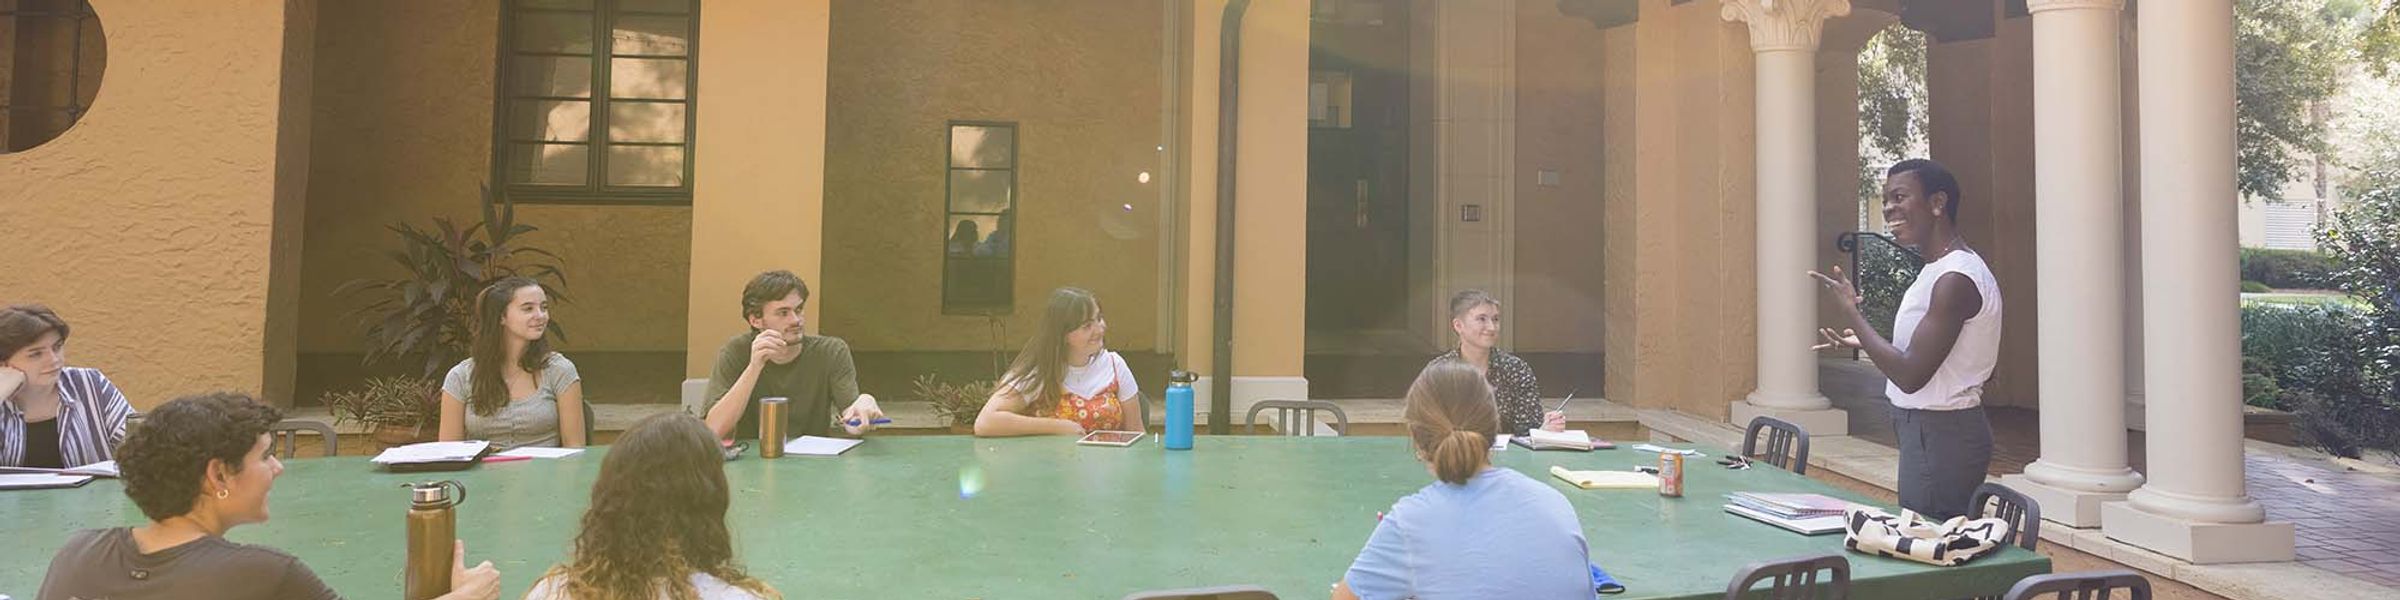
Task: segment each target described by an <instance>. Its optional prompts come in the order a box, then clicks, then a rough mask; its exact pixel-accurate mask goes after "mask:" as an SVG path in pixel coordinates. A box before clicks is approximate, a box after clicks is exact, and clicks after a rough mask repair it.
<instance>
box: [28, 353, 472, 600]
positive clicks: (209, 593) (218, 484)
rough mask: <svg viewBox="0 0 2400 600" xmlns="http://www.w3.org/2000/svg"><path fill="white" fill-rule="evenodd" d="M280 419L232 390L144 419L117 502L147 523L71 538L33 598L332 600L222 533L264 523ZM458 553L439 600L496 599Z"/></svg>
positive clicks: (293, 570)
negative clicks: (125, 502) (124, 499)
mask: <svg viewBox="0 0 2400 600" xmlns="http://www.w3.org/2000/svg"><path fill="white" fill-rule="evenodd" d="M281 419H283V412H282V411H280V410H276V409H275V407H272V406H267V405H264V404H260V403H259V402H258V400H256V399H253V398H251V397H250V396H247V395H244V394H239V393H231V392H220V393H215V394H207V395H201V396H189V397H184V398H178V399H176V400H174V401H172V402H168V403H166V404H163V405H160V406H159V407H158V409H157V410H153V411H151V412H150V413H149V415H148V417H147V418H145V419H144V420H143V422H142V425H141V427H137V428H135V429H134V431H133V433H132V434H131V435H130V436H129V437H127V438H126V440H125V443H124V445H122V446H119V447H118V448H117V454H116V456H117V467H118V470H119V471H120V472H121V473H123V478H124V480H125V495H126V496H128V497H131V498H133V503H134V505H136V506H139V507H141V509H142V514H143V515H146V516H148V517H150V524H148V525H143V526H139V527H113V528H108V529H89V530H84V531H81V532H77V533H76V534H75V535H74V536H73V537H71V538H68V540H67V544H66V546H65V547H63V548H60V549H59V550H58V555H57V556H56V557H53V558H51V559H50V571H49V573H48V575H47V576H46V577H44V578H43V579H42V589H41V592H40V593H39V594H37V595H36V596H35V597H36V598H43V599H49V598H108V599H110V600H150V599H166V598H191V597H195V594H205V595H206V597H209V598H220V599H225V600H269V599H272V600H286V599H291V600H316V599H323V598H340V597H341V594H338V593H335V592H334V591H333V589H332V588H330V587H327V586H326V585H325V581H324V580H322V579H318V578H317V574H316V572H315V571H312V570H310V569H309V568H308V565H306V564H302V563H301V562H300V559H298V558H295V557H293V556H292V555H290V554H285V553H283V552H282V551H280V550H276V549H274V548H268V547H265V546H253V545H249V544H240V543H235V542H231V541H227V540H226V539H225V532H226V531H227V530H230V529H232V528H234V527H238V526H241V525H247V524H250V523H259V522H264V521H266V520H267V492H268V491H270V490H272V489H273V488H274V487H275V478H276V477H277V476H279V475H282V474H283V461H281V460H278V459H277V458H275V449H274V444H273V441H274V438H273V437H272V436H270V435H268V433H267V429H268V427H270V426H273V425H274V424H275V422H276V421H278V420H281ZM465 551H466V547H465V546H463V545H462V546H458V547H457V549H456V550H454V551H453V558H452V559H451V560H452V562H453V564H454V565H461V566H454V567H452V570H451V578H450V583H451V588H450V593H448V594H443V595H442V596H441V597H440V598H439V599H438V600H469V599H473V600H490V599H492V598H497V597H499V595H500V572H499V571H498V570H496V569H493V568H492V563H490V562H485V563H483V564H482V565H480V566H477V567H475V568H473V569H467V568H464V567H463V559H464V554H465Z"/></svg>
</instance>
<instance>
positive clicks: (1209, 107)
mask: <svg viewBox="0 0 2400 600" xmlns="http://www.w3.org/2000/svg"><path fill="white" fill-rule="evenodd" d="M1224 7H1225V3H1224V1H1223V0H1194V1H1193V2H1191V3H1190V8H1191V11H1192V12H1191V17H1190V18H1189V19H1187V20H1186V23H1188V24H1189V26H1188V32H1187V33H1186V34H1185V35H1186V36H1188V37H1187V39H1188V40H1189V45H1188V46H1186V48H1187V49H1188V51H1189V52H1188V56H1189V60H1190V63H1189V64H1190V66H1191V68H1190V69H1189V70H1187V71H1186V81H1187V82H1188V85H1186V86H1185V87H1184V88H1183V89H1184V93H1185V94H1187V96H1186V98H1187V100H1186V101H1185V102H1184V106H1185V107H1186V109H1187V111H1188V113H1187V114H1188V119H1185V120H1184V121H1182V122H1184V123H1187V124H1188V126H1186V127H1184V129H1183V131H1184V136H1185V138H1184V139H1185V140H1186V141H1187V142H1188V148H1189V150H1188V152H1187V153H1186V154H1185V162H1184V165H1185V169H1184V174H1185V175H1184V177H1185V179H1186V181H1188V182H1189V183H1190V188H1189V191H1188V198H1189V201H1188V203H1187V206H1186V208H1187V212H1185V213H1184V214H1185V216H1187V217H1188V219H1187V220H1186V221H1185V222H1186V223H1187V224H1188V234H1187V235H1188V238H1187V239H1188V241H1189V244H1188V245H1187V246H1186V248H1187V249H1186V251H1185V253H1186V258H1187V260H1188V264H1189V268H1188V269H1186V270H1185V271H1184V274H1183V275H1184V280H1183V281H1184V283H1183V291H1184V298H1183V300H1184V301H1183V302H1182V306H1183V311H1184V315H1183V332H1184V334H1183V336H1182V339H1181V343H1180V344H1179V345H1180V346H1181V354H1182V358H1183V363H1184V364H1185V365H1186V367H1187V368H1189V369H1191V370H1193V371H1195V372H1198V373H1201V374H1203V375H1209V374H1214V372H1213V370H1212V368H1213V364H1212V363H1213V360H1214V359H1213V358H1212V357H1211V355H1210V353H1211V351H1212V347H1211V345H1210V344H1211V338H1210V336H1211V335H1212V334H1211V332H1212V331H1213V327H1214V314H1213V312H1212V309H1211V303H1212V302H1214V298H1215V296H1214V291H1213V290H1214V289H1215V282H1216V265H1215V262H1214V261H1215V256H1216V254H1215V241H1216V226H1217V213H1216V210H1217V168H1216V160H1217V155H1216V148H1217V143H1218V142H1217V140H1218V137H1217V124H1218V122H1217V107H1218V102H1217V78H1218V70H1217V67H1218V59H1217V55H1218V52H1219V48H1218V43H1217V38H1218V33H1219V30H1220V29H1221V23H1222V19H1223V14H1224ZM1241 60H1242V63H1241V67H1240V73H1239V74H1240V77H1241V98H1240V106H1239V107H1238V108H1239V111H1240V115H1241V116H1240V121H1241V122H1240V124H1239V125H1240V129H1239V131H1238V132H1237V133H1236V136H1237V137H1238V139H1237V140H1236V144H1237V152H1238V154H1237V157H1236V159H1235V165H1234V169H1235V172H1236V175H1237V176H1238V180H1237V182H1236V184H1235V196H1236V198H1237V199H1236V202H1237V204H1236V210H1235V212H1234V218H1235V220H1236V225H1235V230H1234V235H1235V242H1234V265H1235V266H1234V279H1235V283H1234V290H1235V299H1234V314H1233V320H1234V324H1233V339H1234V344H1235V347H1236V351H1235V352H1234V358H1233V361H1234V364H1233V374H1234V375H1237V376H1242V377H1297V376H1300V375H1301V363H1302V352H1303V350H1304V349H1305V343H1304V342H1305V341H1306V340H1305V337H1306V332H1307V329H1308V328H1307V314H1306V306H1307V297H1306V294H1307V289H1308V287H1307V281H1306V278H1307V274H1308V273H1307V268H1306V266H1307V261H1306V260H1304V259H1305V258H1306V256H1307V252H1308V206H1307V205H1308V127H1307V124H1308V113H1307V108H1308V4H1307V3H1304V2H1285V1H1271V0H1260V1H1254V2H1252V3H1251V4H1250V7H1249V12H1248V15H1247V18H1246V19H1245V20H1244V24H1243V29H1242V54H1241Z"/></svg>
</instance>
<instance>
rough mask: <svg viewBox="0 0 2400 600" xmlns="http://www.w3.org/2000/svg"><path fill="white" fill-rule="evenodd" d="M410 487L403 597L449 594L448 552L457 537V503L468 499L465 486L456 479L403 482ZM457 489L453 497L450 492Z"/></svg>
mask: <svg viewBox="0 0 2400 600" xmlns="http://www.w3.org/2000/svg"><path fill="white" fill-rule="evenodd" d="M402 485H403V486H405V487H407V488H409V502H408V565H407V566H406V567H404V568H403V570H402V573H401V581H404V582H406V583H405V589H404V590H403V597H404V598H407V600H430V599H431V598H435V597H438V596H441V595H442V594H447V593H450V564H451V560H450V558H451V557H450V551H451V546H452V545H453V544H454V542H455V540H457V539H458V515H457V510H456V509H457V506H458V505H460V504H464V503H466V501H467V486H465V485H461V484H460V483H459V482H456V481H435V482H426V483H414V484H402ZM452 490H457V492H458V495H457V496H456V497H452V496H451V494H450V492H451V491H452Z"/></svg>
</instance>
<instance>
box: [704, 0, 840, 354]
mask: <svg viewBox="0 0 2400 600" xmlns="http://www.w3.org/2000/svg"><path fill="white" fill-rule="evenodd" d="M830 8H831V7H830V5H829V4H828V0H793V1H790V2H774V3H769V2H732V3H715V4H710V5H708V7H707V8H705V9H703V10H701V11H700V47H701V51H700V53H699V59H700V87H699V92H698V94H697V97H696V100H697V108H696V109H695V110H698V111H700V114H699V115H697V118H698V120H699V129H700V130H699V132H698V133H697V135H696V137H695V138H694V141H695V142H697V144H698V146H699V147H698V148H697V149H695V152H696V159H695V161H696V162H695V163H694V164H693V177H694V178H695V179H694V181H693V185H694V186H696V188H695V189H694V192H693V193H694V194H696V195H697V199H696V200H695V202H696V204H695V205H694V206H693V207H692V216H691V220H692V228H691V232H692V233H691V238H690V239H691V253H690V256H689V257H690V261H691V262H690V273H691V277H690V278H689V283H688V284H687V285H686V287H685V289H686V290H687V293H686V295H687V297H688V298H689V300H688V302H687V304H686V305H687V306H688V307H689V310H688V311H687V313H686V315H685V319H686V323H688V326H687V327H686V328H685V333H684V338H685V340H686V342H685V344H686V347H687V348H689V349H690V351H689V352H688V353H687V354H686V355H685V357H684V374H685V375H686V376H690V377H707V376H708V368H709V365H710V364H711V362H710V361H713V360H715V359H716V351H717V347H718V346H720V345H723V344H724V343H725V338H726V337H727V336H731V335H733V333H734V332H737V331H741V330H742V329H743V325H742V315H741V297H742V284H744V283H747V282H748V281H749V280H750V278H751V277H752V276H754V275H757V274H758V273H759V272H760V271H767V270H773V269H790V270H791V271H792V272H794V273H797V274H799V275H800V276H801V277H802V278H805V279H807V280H808V281H809V282H810V284H811V285H815V286H817V287H820V288H822V287H823V285H822V283H823V279H822V278H821V277H820V275H821V274H822V273H821V270H820V268H819V265H820V264H821V262H822V261H821V257H822V256H823V255H822V248H823V247H824V243H823V241H822V237H821V236H822V235H823V231H824V226H823V224H824V212H823V202H824V198H825V194H824V192H825V181H824V177H825V98H826V89H825V69H826V63H825V59H826V54H825V52H826V45H827V41H826V34H827V31H826V27H827V20H828V14H829V11H830ZM808 310H809V317H810V319H811V322H813V323H819V324H822V323H823V321H822V320H818V317H819V316H822V315H823V314H824V306H823V303H820V302H815V301H811V302H810V303H809V306H808Z"/></svg>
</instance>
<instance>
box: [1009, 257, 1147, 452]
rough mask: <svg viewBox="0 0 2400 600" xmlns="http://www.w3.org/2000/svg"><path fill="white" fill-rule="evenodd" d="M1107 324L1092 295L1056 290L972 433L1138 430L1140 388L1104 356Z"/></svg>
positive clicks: (1119, 361)
mask: <svg viewBox="0 0 2400 600" xmlns="http://www.w3.org/2000/svg"><path fill="white" fill-rule="evenodd" d="M1107 337H1108V320H1107V319H1105V318H1103V317H1102V316H1101V315H1100V300H1099V299H1098V298H1095V297H1093V296H1092V293H1091V292H1088V291H1084V290H1081V289H1077V288H1071V287H1067V288H1059V289H1058V290H1057V291H1053V292H1051V293H1050V306H1049V309H1048V310H1047V311H1045V312H1044V313H1042V321H1041V325H1040V326H1039V327H1038V328H1037V329H1035V330H1034V334H1033V339H1032V340H1028V341H1027V342H1026V343H1025V350H1024V351H1022V352H1018V353H1017V360H1016V362H1015V363H1014V364H1011V365H1010V366H1009V368H1008V374H1007V375H1005V376H1003V377H1001V378H1000V384H999V385H998V386H995V388H996V389H993V390H992V398H991V399H990V400H987V401H985V402H984V404H983V413H982V414H981V415H978V416H976V417H975V435H977V436H981V437H1009V436H1021V435H1083V434H1084V433H1085V432H1089V431H1101V430H1118V431H1142V430H1143V427H1145V426H1147V423H1144V422H1143V421H1142V416H1143V414H1144V413H1143V411H1142V388H1141V385H1140V384H1138V383H1135V382H1134V380H1133V370H1132V369H1130V368H1127V367H1126V366H1125V359H1124V357H1121V356H1117V353H1115V352H1110V351H1108V348H1107V345H1106V342H1107Z"/></svg>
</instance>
